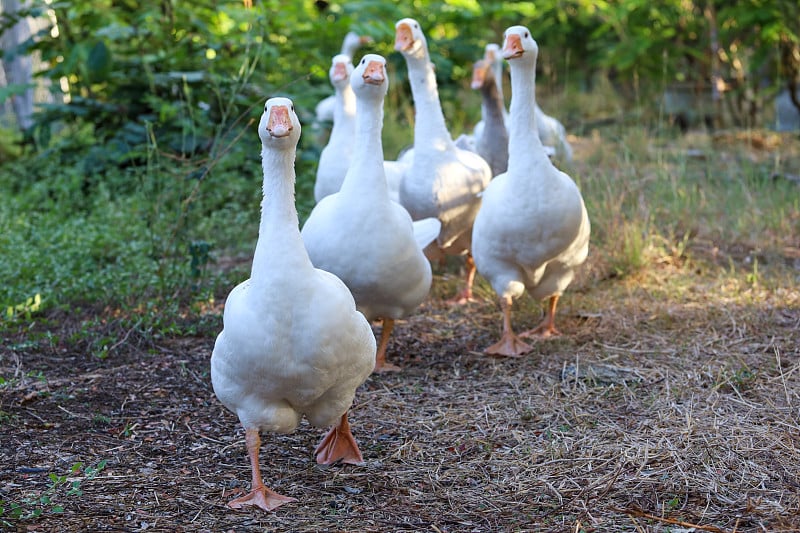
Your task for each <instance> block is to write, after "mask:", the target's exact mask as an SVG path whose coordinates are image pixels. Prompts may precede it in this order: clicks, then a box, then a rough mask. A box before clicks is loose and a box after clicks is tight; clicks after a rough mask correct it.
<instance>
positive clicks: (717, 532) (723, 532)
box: [609, 507, 730, 533]
mask: <svg viewBox="0 0 800 533" xmlns="http://www.w3.org/2000/svg"><path fill="white" fill-rule="evenodd" d="M609 509H610V510H612V511H614V512H617V513H625V514H627V515H629V516H633V517H638V518H647V519H648V520H658V521H659V522H664V523H666V524H673V525H676V526H681V527H687V528H695V529H700V530H703V531H711V532H713V533H730V532H729V531H728V530H727V529H722V528H720V527H717V526H704V525H700V524H693V523H691V522H684V521H683V520H676V519H675V518H667V517H666V516H656V515H653V514H650V513H645V512H644V511H640V510H639V509H619V508H617V507H610V508H609Z"/></svg>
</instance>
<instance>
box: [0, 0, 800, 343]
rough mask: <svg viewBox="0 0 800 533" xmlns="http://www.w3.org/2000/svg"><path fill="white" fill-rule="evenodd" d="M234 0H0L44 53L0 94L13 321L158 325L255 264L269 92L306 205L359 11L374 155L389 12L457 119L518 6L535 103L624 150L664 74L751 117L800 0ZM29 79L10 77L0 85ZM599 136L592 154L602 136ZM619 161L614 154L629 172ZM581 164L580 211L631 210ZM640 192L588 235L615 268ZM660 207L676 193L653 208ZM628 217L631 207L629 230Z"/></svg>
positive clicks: (650, 123) (466, 112)
mask: <svg viewBox="0 0 800 533" xmlns="http://www.w3.org/2000/svg"><path fill="white" fill-rule="evenodd" d="M247 4H248V2H242V1H241V0H239V1H221V2H204V1H200V2H179V1H177V0H161V1H143V2H139V1H135V0H113V1H111V0H92V1H81V0H73V1H64V2H60V1H57V0H56V1H48V2H45V1H41V0H31V1H29V2H23V3H22V4H20V3H18V2H6V1H4V2H3V6H4V13H3V15H2V19H0V31H2V32H3V34H6V33H8V32H10V31H11V30H12V29H13V28H14V27H15V25H16V24H17V23H18V22H19V21H20V20H26V21H29V22H30V21H34V22H35V23H33V24H31V27H32V28H33V31H32V32H31V34H30V37H29V38H26V39H24V40H23V41H22V42H18V43H16V44H14V45H13V46H4V48H3V51H2V57H0V59H2V60H3V61H4V62H7V61H11V60H13V58H15V57H35V58H36V62H37V65H38V66H37V67H36V69H35V73H34V77H33V83H34V84H35V85H36V86H37V87H38V88H39V90H42V88H44V90H46V92H47V93H48V98H46V99H45V100H44V101H43V102H40V103H37V104H36V106H35V107H34V113H33V115H32V116H31V117H29V118H30V121H29V123H28V122H26V121H24V120H20V121H19V122H15V121H12V120H8V115H6V120H4V121H3V122H2V137H3V139H2V141H0V164H1V165H2V166H0V197H1V198H2V200H0V304H1V305H2V307H0V309H2V310H3V321H4V323H5V324H6V326H9V327H25V326H24V325H25V324H26V323H27V322H26V321H28V320H30V319H31V317H32V316H33V315H36V314H37V313H38V312H40V311H41V310H43V309H48V308H57V309H70V308H76V307H77V308H86V307H89V308H96V309H98V310H106V311H110V310H114V309H139V310H149V311H153V313H152V317H153V320H166V321H168V322H169V323H165V324H161V325H160V327H161V328H162V329H169V328H170V327H172V326H174V327H178V326H177V325H175V324H178V323H180V317H185V316H187V315H186V309H189V310H190V311H189V314H190V315H191V313H192V312H197V313H201V314H202V311H203V309H205V308H208V307H210V306H213V303H214V298H215V296H216V297H217V298H219V297H220V296H223V295H224V294H225V293H226V292H227V290H228V289H230V287H231V286H232V284H233V283H235V282H238V281H240V280H241V279H243V277H246V276H247V273H248V270H249V258H250V255H251V254H252V250H253V246H254V243H255V239H256V234H257V220H258V209H259V200H260V194H261V190H260V179H261V175H260V171H261V168H260V164H259V157H260V155H259V151H260V144H259V141H258V138H257V136H256V133H255V121H257V119H258V116H259V112H260V109H261V105H262V104H263V102H264V99H265V98H267V97H269V96H273V95H286V96H289V97H291V98H293V99H294V101H295V105H296V107H297V109H298V112H299V115H300V118H301V122H302V123H303V125H304V135H303V138H302V140H301V146H300V150H299V152H298V161H297V171H298V179H297V196H298V207H299V211H300V215H301V219H302V218H303V217H304V216H305V215H306V214H307V213H308V212H309V210H310V208H311V207H312V204H313V195H312V190H313V181H314V175H315V170H316V167H315V166H316V160H317V158H318V155H319V152H320V150H321V148H322V146H323V143H324V139H325V126H324V125H316V126H314V125H312V123H313V111H314V106H315V104H316V103H317V102H318V101H319V100H320V99H321V98H323V97H324V96H327V95H328V94H330V93H331V92H332V89H331V87H330V84H329V82H328V79H327V71H328V67H329V64H330V59H331V57H332V56H333V55H335V54H336V53H338V51H339V49H340V47H341V42H342V39H343V37H344V35H345V33H347V32H348V31H350V30H354V31H356V32H358V33H359V34H361V35H367V36H370V37H371V38H372V39H373V42H372V43H371V44H369V45H367V46H366V47H365V48H364V49H362V50H361V51H360V53H366V52H374V53H380V54H383V55H385V56H386V57H387V58H388V59H389V69H390V72H391V75H392V79H391V88H390V94H389V96H388V97H387V101H386V125H385V128H384V143H385V149H386V157H387V159H391V158H393V157H394V156H396V155H397V153H398V152H399V150H401V149H402V148H403V147H404V146H406V145H408V144H410V143H411V142H412V128H411V123H412V122H413V106H412V101H411V97H410V90H409V88H408V84H407V83H406V79H405V64H404V63H403V61H402V58H401V56H400V55H399V54H397V53H395V52H394V51H393V47H392V45H393V37H394V23H395V22H396V21H397V20H399V19H400V18H403V17H407V16H410V17H414V18H416V19H417V20H419V21H420V23H421V25H422V27H423V29H424V30H425V32H426V35H427V37H428V42H429V46H430V49H431V56H432V60H433V62H434V63H435V65H436V69H437V77H438V80H439V84H440V93H441V99H442V104H443V108H444V111H445V116H446V117H447V120H448V125H449V127H450V129H451V133H452V134H453V135H454V136H457V135H458V134H459V133H462V132H465V131H469V130H471V127H472V125H473V124H474V123H475V122H476V121H477V120H478V119H479V115H480V99H479V95H478V94H477V93H476V92H475V91H471V90H469V78H470V74H471V65H472V62H473V61H475V60H477V59H478V58H479V57H480V56H481V55H482V51H483V47H484V45H485V44H486V43H488V42H498V43H499V42H501V40H502V33H503V30H504V29H505V28H506V27H508V26H510V25H514V24H524V25H526V26H528V27H529V28H530V29H531V31H532V33H533V35H534V37H535V38H536V39H537V41H538V42H539V45H540V50H541V52H540V59H539V65H538V70H539V74H538V78H537V83H538V85H537V87H538V95H539V96H540V103H541V104H542V107H543V108H544V109H545V111H546V112H548V113H549V114H551V115H554V116H556V117H557V118H559V119H560V120H561V121H562V122H563V123H564V124H565V125H566V126H567V130H568V132H570V133H572V134H576V135H589V134H591V133H592V132H593V131H596V128H598V127H601V126H604V127H606V128H607V129H606V130H604V135H607V136H609V137H612V138H615V139H619V140H620V141H621V142H622V144H621V146H622V149H621V151H620V154H621V155H620V157H623V158H625V157H629V156H630V154H631V153H636V146H637V145H638V144H641V140H640V139H641V138H648V137H650V136H652V137H662V138H663V137H666V138H669V137H670V136H676V135H678V131H677V130H676V128H674V127H673V125H674V124H673V122H672V121H671V120H670V119H671V118H675V117H674V116H673V115H676V114H677V112H675V110H673V109H669V108H668V107H666V104H667V103H668V99H666V98H665V95H667V94H670V92H671V91H672V92H675V91H677V92H680V93H681V94H684V95H685V94H688V95H689V97H690V98H689V100H690V103H689V104H687V108H690V109H689V111H687V112H686V113H685V116H684V117H683V118H682V119H681V120H685V121H687V122H689V123H690V124H688V125H689V126H695V125H697V124H698V123H699V125H700V126H705V127H713V128H723V127H724V128H731V127H737V128H746V129H749V128H763V127H766V126H769V125H770V124H772V121H774V116H773V115H774V113H773V111H772V102H773V100H774V98H775V96H776V94H777V93H778V92H779V91H780V90H781V89H783V88H786V87H788V86H789V85H790V84H792V83H795V82H796V81H797V78H798V70H800V28H799V27H798V26H799V25H800V4H798V3H797V2H796V0H775V1H768V0H766V1H762V0H744V1H740V2H724V1H721V0H708V1H706V2H700V1H694V0H664V1H662V2H649V1H646V0H620V1H608V2H603V1H600V2H598V1H595V0H591V1H590V0H567V1H564V0H540V1H537V2H511V1H505V2H483V3H481V2H478V1H476V0H443V1H442V0H439V1H429V0H414V1H413V2H405V3H403V4H405V5H401V4H400V3H396V2H386V1H381V0H362V1H340V2H337V1H325V0H316V1H311V0H304V1H301V2H283V1H279V0H255V1H254V2H253V5H252V6H250V5H247ZM360 53H359V55H360ZM506 81H507V80H506ZM32 88H33V87H32V86H31V85H28V84H25V83H22V84H20V83H7V84H6V86H5V87H2V88H0V103H5V104H8V103H9V102H11V101H12V99H14V98H18V97H19V96H20V95H22V94H24V93H25V92H26V91H29V90H32ZM508 96H509V91H507V92H506V98H507V99H508ZM698 117H699V118H698ZM24 123H27V124H28V125H27V127H20V124H24ZM677 125H678V126H681V125H683V126H684V127H685V126H687V124H682V123H681V124H677ZM631 132H633V133H631ZM644 152H646V149H645V150H643V151H640V152H638V153H639V154H643V153H644ZM596 157H597V160H596V161H595V163H597V162H604V161H606V159H607V157H608V156H603V155H599V154H598V155H597V156H596ZM615 161H616V160H615ZM639 170H640V169H639V167H637V168H636V169H631V170H630V171H629V172H630V174H632V175H633V174H636V173H637V172H639ZM773 170H774V169H770V170H764V171H763V172H771V171H773ZM665 172H666V171H665ZM703 172H704V173H706V174H714V171H713V170H709V169H705V170H703ZM753 172H756V173H757V172H761V170H758V169H756V170H752V169H750V170H747V171H745V173H746V174H747V175H746V176H745V177H744V178H742V179H743V180H744V181H743V182H742V183H749V181H747V180H750V179H751V178H752V173H753ZM631 177H632V176H630V175H625V172H622V176H621V178H620V179H621V180H630V179H631ZM576 179H577V180H578V181H581V177H580V176H576ZM594 183H595V186H596V187H599V188H600V189H601V190H602V194H597V195H588V196H587V204H590V205H589V208H590V211H591V210H592V209H595V213H592V215H593V219H596V218H597V211H598V210H600V209H604V210H606V209H616V210H617V211H619V209H622V204H623V202H622V200H620V194H621V193H620V191H619V190H618V188H617V187H618V186H619V182H615V181H613V180H612V181H603V180H600V181H595V182H594ZM582 186H584V187H586V186H591V185H587V183H586V182H585V181H584V183H583V184H582ZM676 187H677V186H676V185H675V183H674V181H673V182H672V183H671V184H670V183H667V186H666V187H665V188H664V189H663V190H665V191H666V192H665V194H666V195H667V196H668V197H669V198H670V202H672V201H673V200H674V198H675V197H676V195H678V196H680V195H679V193H678V192H677V189H676ZM728 188H729V189H730V187H728ZM785 192H786V191H784V190H781V191H778V192H777V193H776V196H777V197H782V198H785V197H786V195H785ZM585 194H586V193H585ZM638 194H641V192H640V193H638ZM748 194H749V192H748V190H745V191H744V192H742V195H743V197H746V196H747V195H748ZM622 196H624V192H623V193H622ZM690 196H691V195H690ZM632 198H633V200H632V201H631V203H630V205H629V206H628V207H629V209H630V213H628V214H624V213H623V214H620V213H619V212H617V213H616V214H615V213H611V214H610V215H609V218H608V220H609V221H610V222H609V225H608V226H607V227H605V231H604V226H603V223H602V222H600V223H598V224H597V226H596V227H597V229H598V230H597V232H596V236H597V237H596V239H597V240H595V245H596V246H598V247H599V248H601V249H602V247H603V245H604V244H607V245H608V250H617V251H616V252H614V253H617V254H618V256H617V257H615V258H612V263H613V264H615V265H617V266H616V267H615V268H617V270H618V271H619V272H620V273H624V272H625V271H626V269H630V268H631V267H634V266H636V264H638V263H639V262H641V259H640V258H637V254H636V249H637V248H641V247H642V246H645V245H646V241H647V240H648V239H650V237H648V233H647V231H648V230H647V229H646V228H647V227H649V226H650V225H654V224H656V222H658V221H657V220H653V218H654V217H657V216H659V215H658V213H659V212H660V211H659V210H653V211H648V212H647V214H646V215H642V214H641V212H642V209H641V198H638V199H637V196H636V194H633V193H632ZM675 203H676V206H677V207H676V209H678V210H679V211H681V212H683V211H685V210H686V209H689V210H690V211H691V210H692V209H696V208H697V205H693V204H692V202H691V198H689V199H688V200H687V199H686V198H685V197H684V198H683V200H681V201H678V202H675ZM591 204H594V205H591ZM677 204H681V205H677ZM793 209H794V210H795V211H796V210H797V206H796V205H795V206H794V208H793ZM637 213H638V214H637ZM693 214H694V215H695V216H696V214H697V213H696V212H694V213H693ZM690 216H691V215H690ZM709 216H715V214H710V215H709ZM636 217H639V218H638V219H637V218H636ZM670 217H672V219H674V218H675V212H674V211H672V212H668V213H666V214H664V219H665V220H667V221H669V220H671V218H670ZM623 219H624V220H623ZM630 220H638V222H636V224H634V230H631V229H630V226H631V222H630ZM626 221H627V222H626ZM791 223H794V222H791ZM776 224H777V227H779V228H780V227H781V224H786V221H785V220H781V221H778V222H776ZM684 226H685V224H684ZM643 228H644V229H643ZM685 230H686V228H685V227H683V228H682V226H680V225H673V224H668V227H667V228H662V230H660V233H659V235H660V237H664V236H665V235H666V236H668V237H669V238H670V239H673V240H674V239H677V242H678V243H679V244H680V241H681V239H683V238H684V237H683V235H688V233H685ZM675 232H679V233H680V235H678V236H676V235H675ZM612 239H621V240H622V241H624V242H627V245H626V246H627V248H626V247H625V246H616V245H617V244H618V243H617V242H616V241H614V242H611V240H612ZM640 241H641V242H640ZM684 244H685V242H684ZM631 247H633V251H632V250H631ZM608 253H612V252H611V251H609V252H608ZM631 255H632V257H629V256H631ZM215 324H216V323H215ZM180 327H186V326H185V325H183V326H180ZM215 327H216V326H215Z"/></svg>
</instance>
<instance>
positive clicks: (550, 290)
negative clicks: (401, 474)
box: [473, 26, 590, 356]
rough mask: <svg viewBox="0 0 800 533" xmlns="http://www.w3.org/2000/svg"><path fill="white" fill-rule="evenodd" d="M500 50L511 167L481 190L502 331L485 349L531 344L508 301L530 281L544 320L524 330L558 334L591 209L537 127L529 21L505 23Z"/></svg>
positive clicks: (500, 351)
mask: <svg viewBox="0 0 800 533" xmlns="http://www.w3.org/2000/svg"><path fill="white" fill-rule="evenodd" d="M503 55H504V57H505V58H506V59H508V60H509V64H510V65H511V88H512V94H511V111H510V126H511V127H510V142H509V161H508V171H507V172H506V173H505V174H501V175H500V176H497V177H496V178H495V179H494V180H493V181H492V183H491V184H490V185H489V187H488V188H487V189H486V191H485V192H484V194H483V205H482V207H481V210H480V212H479V213H478V217H477V219H476V220H475V227H474V231H473V255H474V258H475V263H476V265H477V268H478V272H480V273H481V275H483V276H484V277H485V278H487V279H488V280H489V282H490V283H491V285H492V287H493V288H494V290H495V292H496V293H497V294H498V296H499V297H500V300H501V305H502V307H503V318H504V320H503V335H502V338H501V340H500V341H499V342H497V343H496V344H494V345H492V346H490V347H489V348H487V349H486V351H487V353H490V354H497V355H506V356H517V355H520V354H523V353H526V352H527V351H529V350H530V349H531V347H530V346H529V345H527V344H525V343H524V342H523V341H521V340H520V338H519V337H518V336H516V335H515V334H514V333H513V330H512V328H511V305H512V302H513V299H515V298H518V297H519V296H521V295H522V294H523V292H524V291H525V290H526V289H527V290H528V292H529V293H530V294H531V296H533V297H534V298H537V299H543V298H549V302H550V305H549V308H548V313H547V317H546V318H545V320H544V322H543V323H542V324H541V325H540V326H538V327H537V328H535V329H534V330H531V331H530V332H526V333H525V334H522V336H527V335H532V334H541V335H543V336H548V335H553V334H557V333H558V331H557V330H556V328H555V308H556V303H557V302H558V298H559V296H560V295H561V294H562V292H563V291H564V289H566V287H567V286H568V285H569V283H570V282H571V281H572V279H573V276H574V273H575V269H576V268H577V267H578V266H579V265H580V264H582V263H583V262H584V261H585V260H586V257H587V254H588V249H589V233H590V225H589V217H588V215H587V212H586V208H585V206H584V203H583V198H582V197H581V194H580V191H579V190H578V187H577V186H576V185H575V182H574V181H572V179H571V178H570V177H569V176H568V175H567V174H565V173H564V172H561V171H560V170H558V169H557V168H555V167H554V166H553V164H552V163H551V162H550V159H549V158H548V157H547V154H546V153H545V151H544V148H543V146H542V143H541V141H540V139H539V136H538V133H537V126H536V120H537V117H538V115H537V113H536V111H535V109H536V58H537V55H538V46H537V44H536V41H534V40H533V38H532V37H531V35H530V32H529V31H528V30H527V28H525V27H523V26H513V27H511V28H509V29H508V30H506V34H505V42H504V46H503Z"/></svg>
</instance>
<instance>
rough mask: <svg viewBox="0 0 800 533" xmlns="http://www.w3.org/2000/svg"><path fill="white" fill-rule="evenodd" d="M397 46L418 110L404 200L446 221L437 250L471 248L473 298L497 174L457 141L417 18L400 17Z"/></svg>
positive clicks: (463, 297) (468, 294)
mask: <svg viewBox="0 0 800 533" xmlns="http://www.w3.org/2000/svg"><path fill="white" fill-rule="evenodd" d="M394 48H395V50H398V51H400V52H401V53H402V54H403V57H404V58H405V60H406V65H407V67H408V78H409V82H410V84H411V92H412V95H413V97H414V116H415V119H414V153H413V161H412V162H411V166H410V168H409V169H408V170H407V171H406V172H405V174H404V175H403V179H402V181H401V182H400V203H402V204H403V206H404V207H405V208H406V209H408V212H409V213H410V214H411V217H412V218H413V219H415V220H417V219H421V218H427V217H436V218H438V219H439V220H440V221H441V223H442V229H441V232H440V233H439V237H438V238H437V240H436V244H437V248H438V250H437V252H439V253H445V254H449V255H462V254H467V263H466V267H467V277H466V284H465V287H464V289H463V290H462V291H461V292H460V293H459V295H457V296H456V300H457V301H469V300H471V299H472V281H473V279H474V276H475V264H474V262H473V261H472V256H471V255H470V253H469V251H470V240H471V236H472V223H473V222H474V220H475V215H477V213H478V209H479V208H480V204H481V199H480V195H479V194H480V192H481V191H482V190H483V189H484V188H486V185H488V184H489V181H490V180H491V179H492V171H491V169H490V168H489V165H488V164H487V163H486V161H484V160H483V158H482V157H480V156H479V155H477V154H475V153H472V152H469V151H467V150H462V149H460V148H457V147H456V145H455V143H454V142H453V138H452V137H451V136H450V132H449V131H448V130H447V126H446V124H445V120H444V114H443V113H442V106H441V103H440V102H439V90H438V88H437V85H436V74H435V73H434V70H433V65H432V64H431V61H430V57H429V55H428V44H427V41H426V39H425V35H424V34H423V32H422V29H421V28H420V26H419V23H418V22H417V21H416V20H414V19H410V18H405V19H402V20H400V21H398V22H397V24H396V25H395V45H394Z"/></svg>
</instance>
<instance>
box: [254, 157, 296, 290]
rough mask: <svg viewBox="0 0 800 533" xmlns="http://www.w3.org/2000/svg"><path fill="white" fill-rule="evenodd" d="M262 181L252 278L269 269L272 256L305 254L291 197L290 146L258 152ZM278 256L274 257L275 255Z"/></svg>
mask: <svg viewBox="0 0 800 533" xmlns="http://www.w3.org/2000/svg"><path fill="white" fill-rule="evenodd" d="M261 158H262V168H263V172H264V181H263V186H262V191H263V198H262V200H261V222H260V224H259V228H258V243H257V244H256V250H255V255H254V256H253V271H252V275H251V278H252V279H254V280H255V279H257V278H258V273H259V272H263V271H264V270H268V269H269V266H270V264H271V263H272V261H273V260H274V259H276V258H277V259H279V260H285V259H286V255H287V254H292V253H294V254H297V255H298V257H300V259H301V261H302V260H303V258H302V257H301V256H302V255H303V254H305V261H306V262H308V263H309V264H310V261H308V255H307V254H306V253H305V248H304V247H303V242H302V238H301V237H300V228H299V222H298V218H297V209H296V207H295V199H294V182H295V170H294V160H295V151H294V150H289V149H276V148H263V149H262V151H261ZM278 255H279V256H280V257H276V256H278Z"/></svg>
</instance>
